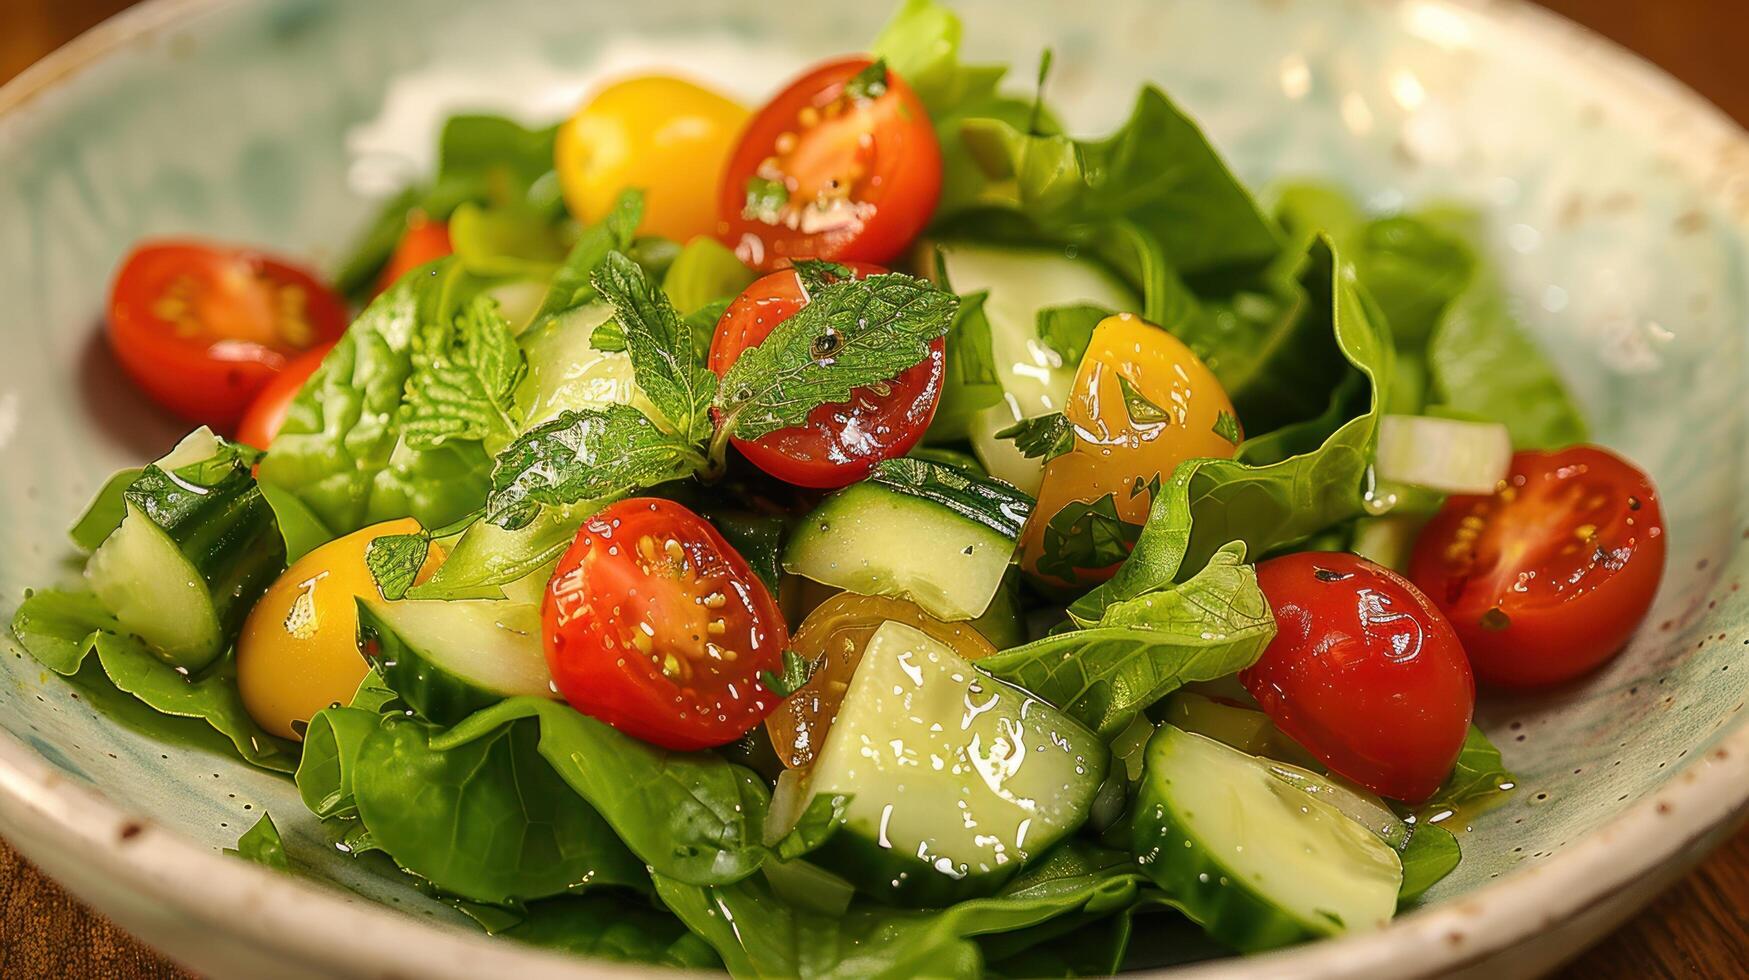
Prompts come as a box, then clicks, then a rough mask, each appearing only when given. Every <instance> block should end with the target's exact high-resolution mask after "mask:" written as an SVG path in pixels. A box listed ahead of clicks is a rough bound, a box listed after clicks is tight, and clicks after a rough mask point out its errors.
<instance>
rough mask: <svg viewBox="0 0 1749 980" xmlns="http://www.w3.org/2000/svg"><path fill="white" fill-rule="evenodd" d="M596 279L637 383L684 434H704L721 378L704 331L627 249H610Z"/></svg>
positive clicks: (702, 436) (690, 437) (694, 436)
mask: <svg viewBox="0 0 1749 980" xmlns="http://www.w3.org/2000/svg"><path fill="white" fill-rule="evenodd" d="M593 281H594V283H595V288H596V290H597V291H598V292H600V293H601V295H602V296H603V297H604V298H606V300H607V301H608V302H609V303H611V304H612V305H613V312H614V318H615V319H616V320H618V321H619V325H620V329H621V330H622V331H624V334H625V345H626V350H627V351H628V352H629V353H630V354H631V358H632V370H633V372H634V374H635V376H636V378H637V382H638V387H639V388H640V389H642V390H643V392H644V394H645V395H646V396H647V397H648V398H649V399H650V402H651V404H653V405H655V406H656V409H657V411H659V412H661V413H662V416H663V418H664V419H666V420H667V421H668V424H669V425H670V426H672V427H673V429H674V431H675V432H676V433H678V434H679V435H680V437H681V438H682V439H684V440H685V441H687V442H698V441H701V440H703V439H705V438H706V437H707V436H708V435H709V434H710V429H711V420H710V404H711V396H713V395H715V394H716V390H717V377H716V375H714V374H712V373H711V372H710V370H709V369H708V368H706V367H705V363H704V362H705V353H706V350H707V347H706V345H705V344H702V343H700V337H699V334H698V333H696V332H695V331H693V330H692V329H691V328H690V327H688V326H687V324H686V321H684V320H682V319H681V318H680V313H679V312H678V311H676V310H675V309H674V304H673V303H670V302H669V301H668V294H667V293H664V292H663V291H662V290H661V288H660V287H658V286H657V285H656V284H655V283H653V282H651V281H650V279H649V277H648V276H646V275H644V270H643V269H641V268H639V267H638V264H637V263H636V262H633V261H632V260H631V259H629V258H627V257H626V256H625V255H624V254H622V253H619V252H613V253H610V254H609V255H608V256H607V258H606V259H605V260H604V261H603V262H602V264H601V268H600V269H598V270H596V273H595V277H594V280H593Z"/></svg>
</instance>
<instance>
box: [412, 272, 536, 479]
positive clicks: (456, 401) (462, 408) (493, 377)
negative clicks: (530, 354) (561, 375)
mask: <svg viewBox="0 0 1749 980" xmlns="http://www.w3.org/2000/svg"><path fill="white" fill-rule="evenodd" d="M527 372H528V364H527V361H526V360H525V358H524V357H523V354H522V347H521V346H520V345H518V344H517V343H516V338H515V336H513V335H512V334H511V332H510V324H509V323H508V322H507V321H505V319H504V318H503V317H502V316H499V315H498V304H497V303H496V302H494V301H493V300H491V299H490V298H488V297H486V296H475V297H474V298H473V299H472V300H470V301H469V302H468V304H467V305H466V306H464V307H462V309H461V310H460V312H458V313H457V314H456V315H455V316H454V317H448V318H442V319H439V320H437V321H434V322H431V323H424V324H421V325H420V326H419V328H418V332H417V333H415V334H414V337H413V373H412V374H411V375H409V376H408V378H407V396H406V399H407V400H406V402H405V405H406V408H405V413H406V415H405V418H404V419H403V420H402V423H401V431H402V432H403V433H404V435H405V438H406V441H407V445H408V446H409V447H410V448H413V449H417V450H426V449H436V448H437V447H439V446H441V445H443V444H444V443H445V442H447V441H449V440H451V439H458V440H464V441H469V442H485V441H488V440H492V439H499V440H509V439H512V438H514V437H515V435H516V431H517V428H518V426H519V423H518V419H517V411H516V386H517V384H518V383H519V382H521V381H522V376H523V375H524V374H526V373H527Z"/></svg>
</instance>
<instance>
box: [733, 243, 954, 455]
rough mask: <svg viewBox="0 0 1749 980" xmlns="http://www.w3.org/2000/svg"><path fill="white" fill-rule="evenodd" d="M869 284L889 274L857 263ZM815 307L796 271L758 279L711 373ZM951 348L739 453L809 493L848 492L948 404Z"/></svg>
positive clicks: (902, 450) (741, 300)
mask: <svg viewBox="0 0 1749 980" xmlns="http://www.w3.org/2000/svg"><path fill="white" fill-rule="evenodd" d="M850 268H851V272H852V273H853V274H854V275H855V276H856V278H858V279H861V278H864V277H867V276H872V275H875V274H877V273H881V272H884V271H886V270H884V269H881V268H880V267H878V266H872V265H861V264H857V265H852V266H851V267H850ZM807 305H808V299H807V291H806V290H805V289H804V288H803V286H802V283H801V280H800V278H799V277H798V276H797V275H796V273H795V272H794V271H793V270H789V269H785V270H782V271H779V272H773V273H771V274H770V275H767V276H764V277H763V278H760V279H759V280H757V281H755V282H754V283H753V285H751V286H748V287H747V289H746V291H745V292H743V293H742V294H741V295H740V296H738V297H736V298H735V301H734V302H733V303H731V304H729V308H728V309H727V310H725V311H724V312H723V318H722V319H721V320H719V321H717V330H716V334H715V335H714V336H713V337H712V338H711V352H710V369H711V370H712V371H715V372H716V374H717V376H718V377H722V375H723V373H724V372H726V371H728V370H729V367H730V366H731V365H733V364H734V363H735V361H736V359H737V358H739V357H740V356H741V352H742V351H744V350H746V349H748V348H749V347H757V346H759V344H760V342H762V341H763V340H765V338H766V336H767V335H768V334H770V333H771V331H772V329H773V328H775V327H776V326H777V325H778V324H779V323H782V322H783V321H784V320H787V319H789V318H790V317H791V316H794V315H795V314H796V313H797V312H799V311H800V310H801V309H802V307H804V306H807ZM945 350H946V342H945V341H944V340H940V339H938V340H936V341H934V342H933V343H931V344H930V345H929V354H928V356H927V357H925V358H924V359H923V360H921V361H919V362H918V363H917V364H915V365H913V366H912V367H909V368H906V369H905V370H904V371H902V372H900V374H899V376H898V377H896V378H894V379H893V380H891V381H887V382H884V383H882V384H878V385H870V386H868V387H866V388H858V389H856V390H854V391H852V392H851V397H850V401H848V402H845V403H843V404H837V405H821V406H820V407H818V408H816V409H814V410H813V411H812V412H810V413H809V414H808V420H807V421H806V422H805V423H803V424H801V425H797V426H792V427H790V428H787V429H779V430H777V431H776V432H770V433H767V434H765V435H763V436H760V437H759V438H758V439H753V440H745V439H735V440H733V441H734V444H735V448H737V449H739V450H740V451H741V454H742V455H743V456H746V457H747V459H748V460H749V461H751V462H752V463H753V465H755V466H757V467H759V468H760V469H762V470H764V471H765V472H767V473H770V474H771V475H772V476H775V477H777V478H778V479H780V480H785V481H788V482H790V483H793V484H795V485H797V486H802V487H819V488H835V487H843V486H848V485H850V484H852V483H855V482H856V481H857V480H860V479H862V478H863V477H865V476H867V475H868V474H869V472H870V471H871V470H873V469H874V467H875V464H876V463H879V462H880V461H881V460H883V459H891V458H892V457H894V456H903V455H905V454H906V453H908V452H910V451H911V447H913V446H915V445H917V442H918V440H920V439H922V438H923V431H924V430H925V429H927V428H929V422H930V420H931V419H933V418H935V407H936V405H937V403H939V402H940V401H941V384H942V376H943V373H944V371H945V367H944V365H945V361H944V351H945Z"/></svg>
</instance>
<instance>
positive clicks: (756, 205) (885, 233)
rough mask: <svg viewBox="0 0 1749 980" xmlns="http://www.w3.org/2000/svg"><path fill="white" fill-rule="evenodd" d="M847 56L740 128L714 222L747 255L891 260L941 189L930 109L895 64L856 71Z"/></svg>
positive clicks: (760, 260)
mask: <svg viewBox="0 0 1749 980" xmlns="http://www.w3.org/2000/svg"><path fill="white" fill-rule="evenodd" d="M870 64H871V62H870V61H869V59H867V58H863V57H857V58H847V59H844V60H841V61H833V62H829V63H827V64H824V65H821V66H819V67H818V68H815V69H813V70H812V71H809V72H808V73H807V74H804V75H803V76H802V77H800V78H798V79H796V80H795V81H794V82H792V83H791V84H790V85H789V87H788V88H786V89H784V90H783V91H782V92H781V93H779V94H778V96H777V97H776V98H774V99H772V100H771V102H770V103H769V104H768V105H766V106H765V108H763V109H761V110H760V111H759V113H758V114H757V115H755V116H754V117H753V121H752V122H751V123H749V124H748V126H747V129H746V130H745V131H744V132H743V133H742V135H741V140H740V142H739V143H738V144H737V145H736V147H735V152H734V154H733V155H731V156H730V157H729V166H728V169H727V170H726V171H725V172H724V175H723V184H722V188H721V192H720V194H719V197H718V217H719V218H720V221H719V223H718V230H719V233H720V237H721V238H722V240H723V242H724V243H725V244H727V245H729V246H730V247H731V248H733V249H735V254H737V255H739V256H740V258H741V261H743V262H746V263H747V264H748V265H751V266H753V267H755V268H759V269H774V268H778V267H781V266H783V265H786V264H788V263H789V262H791V261H793V260H796V259H832V260H837V261H861V262H890V261H892V260H893V259H894V258H896V257H898V256H899V255H900V253H902V252H903V251H904V250H905V248H906V246H908V245H909V244H910V243H911V240H912V239H914V238H916V237H917V234H918V233H919V232H921V231H922V230H923V228H924V226H925V225H927V224H928V223H929V218H930V215H931V214H932V213H934V211H935V204H936V201H937V200H938V199H939V198H940V197H941V147H940V145H939V144H938V143H937V142H936V138H935V129H934V127H933V126H932V125H931V124H930V122H929V113H928V111H927V110H926V109H924V107H923V103H922V101H921V100H919V99H918V98H917V95H916V93H915V92H913V91H911V87H910V86H909V85H906V84H905V82H904V80H902V79H901V78H899V76H898V75H897V74H896V73H894V72H892V71H887V72H886V78H885V81H884V83H880V82H878V81H877V83H876V85H875V86H873V87H869V86H867V85H863V86H860V87H859V86H858V85H857V84H855V83H854V82H853V80H855V79H857V78H858V77H859V75H862V76H863V78H864V79H865V80H866V78H867V76H866V75H863V73H864V70H865V69H868V68H869V66H870Z"/></svg>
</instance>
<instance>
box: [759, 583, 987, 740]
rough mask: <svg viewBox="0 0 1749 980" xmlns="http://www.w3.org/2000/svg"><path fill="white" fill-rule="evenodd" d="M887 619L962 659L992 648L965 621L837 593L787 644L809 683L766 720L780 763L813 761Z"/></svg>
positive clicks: (903, 604) (896, 601)
mask: <svg viewBox="0 0 1749 980" xmlns="http://www.w3.org/2000/svg"><path fill="white" fill-rule="evenodd" d="M887 622H895V623H904V624H905V625H906V626H911V627H915V628H916V629H919V630H921V631H923V632H924V633H925V634H927V635H928V636H930V637H932V638H934V639H936V640H939V641H941V642H942V643H945V644H947V646H949V647H951V648H952V649H953V651H954V652H955V653H957V654H959V655H960V656H962V657H964V658H966V659H967V660H976V659H978V658H979V657H987V656H989V655H991V654H993V653H995V652H996V648H995V647H993V646H991V645H990V641H989V640H986V639H984V637H983V635H982V634H980V633H979V632H978V631H977V630H975V629H972V626H971V624H970V623H944V622H942V621H941V620H939V619H936V618H935V617H933V616H931V615H929V614H928V613H926V612H924V611H923V610H922V609H920V608H918V607H917V605H916V604H914V603H910V602H906V601H904V600H903V599H889V598H886V597H885V596H865V595H856V594H855V593H852V592H840V593H839V594H837V595H835V596H833V597H832V598H830V599H827V600H826V601H825V602H822V603H820V605H818V606H816V607H815V608H814V611H813V612H811V613H809V614H808V618H807V619H806V620H804V621H803V622H802V625H801V628H800V629H798V630H796V635H795V640H794V642H793V643H791V645H790V648H791V649H792V650H794V651H795V653H796V655H797V656H799V657H801V658H802V659H804V660H806V661H807V662H808V663H809V664H811V665H812V667H811V671H812V672H811V673H810V675H809V677H808V683H806V684H804V685H802V687H800V688H799V689H797V690H796V692H795V693H794V694H792V695H790V696H789V697H788V698H787V699H785V701H784V702H783V704H782V705H780V706H779V707H778V709H777V710H776V711H774V712H772V713H771V716H770V717H769V718H766V719H765V729H766V732H767V733H768V734H770V736H771V744H772V747H773V748H775V749H776V750H777V757H778V758H779V759H782V760H783V764H784V765H786V766H788V767H790V768H791V769H797V768H804V767H806V766H809V765H811V764H812V763H813V761H814V756H816V755H817V754H819V751H820V746H821V745H823V744H825V741H826V733H827V732H828V731H830V730H831V728H832V722H833V720H834V719H836V718H837V717H838V706H839V705H841V704H843V703H844V693H845V692H846V691H848V690H849V689H850V678H851V675H853V674H855V673H856V667H857V665H858V664H860V663H862V650H863V647H865V646H867V645H868V641H869V637H872V636H874V634H875V630H878V629H880V628H881V624H883V623H887Z"/></svg>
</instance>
